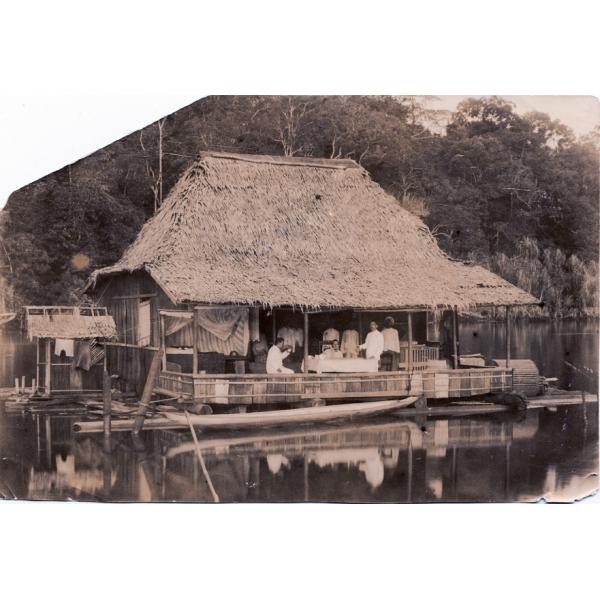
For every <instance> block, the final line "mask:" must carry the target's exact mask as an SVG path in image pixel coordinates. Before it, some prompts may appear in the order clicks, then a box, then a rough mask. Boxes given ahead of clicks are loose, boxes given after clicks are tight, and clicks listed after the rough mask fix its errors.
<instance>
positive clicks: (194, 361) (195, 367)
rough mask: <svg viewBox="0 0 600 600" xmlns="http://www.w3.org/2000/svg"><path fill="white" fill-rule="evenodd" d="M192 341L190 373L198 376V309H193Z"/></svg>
mask: <svg viewBox="0 0 600 600" xmlns="http://www.w3.org/2000/svg"><path fill="white" fill-rule="evenodd" d="M192 327H193V332H192V339H193V340H194V354H193V355H192V372H193V373H194V375H197V374H198V307H197V306H195V307H194V317H193V321H192Z"/></svg>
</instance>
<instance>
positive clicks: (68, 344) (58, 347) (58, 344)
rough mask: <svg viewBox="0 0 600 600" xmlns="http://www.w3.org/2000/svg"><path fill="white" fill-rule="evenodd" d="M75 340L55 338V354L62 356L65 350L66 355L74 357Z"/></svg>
mask: <svg viewBox="0 0 600 600" xmlns="http://www.w3.org/2000/svg"><path fill="white" fill-rule="evenodd" d="M73 342H74V341H73V340H64V339H61V338H57V339H56V340H54V354H56V355H57V356H60V355H61V354H62V353H63V352H64V353H65V356H68V357H70V358H72V357H73V354H74V343H73Z"/></svg>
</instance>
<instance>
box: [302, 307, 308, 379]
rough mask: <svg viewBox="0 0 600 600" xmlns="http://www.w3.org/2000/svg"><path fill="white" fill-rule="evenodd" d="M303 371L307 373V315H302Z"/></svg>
mask: <svg viewBox="0 0 600 600" xmlns="http://www.w3.org/2000/svg"><path fill="white" fill-rule="evenodd" d="M303 365H304V369H303V371H304V372H305V373H308V313H307V312H305V313H304V362H303Z"/></svg>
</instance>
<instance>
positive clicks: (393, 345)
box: [381, 317, 400, 352]
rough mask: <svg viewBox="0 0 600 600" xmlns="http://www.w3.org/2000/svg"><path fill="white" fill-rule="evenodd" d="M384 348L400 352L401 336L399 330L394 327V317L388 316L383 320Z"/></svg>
mask: <svg viewBox="0 0 600 600" xmlns="http://www.w3.org/2000/svg"><path fill="white" fill-rule="evenodd" d="M381 334H382V335H383V350H384V351H385V350H389V351H391V352H400V337H399V335H398V330H397V329H396V328H395V327H394V318H393V317H386V318H385V320H384V321H383V330H382V332H381Z"/></svg>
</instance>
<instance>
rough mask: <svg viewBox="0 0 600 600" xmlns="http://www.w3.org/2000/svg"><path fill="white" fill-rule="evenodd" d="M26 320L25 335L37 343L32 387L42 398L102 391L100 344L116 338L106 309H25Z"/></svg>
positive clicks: (92, 307) (73, 307)
mask: <svg viewBox="0 0 600 600" xmlns="http://www.w3.org/2000/svg"><path fill="white" fill-rule="evenodd" d="M25 319H26V327H27V335H28V337H29V339H30V340H35V343H36V382H37V386H32V387H34V388H36V390H37V391H40V392H42V393H43V394H44V395H45V396H50V395H52V394H61V393H68V392H77V393H82V392H99V391H100V390H101V389H102V371H103V360H104V347H103V342H104V341H105V340H111V339H115V338H116V335H117V328H116V325H115V322H114V319H113V318H112V317H111V316H110V315H109V314H108V312H107V310H106V308H105V307H98V306H26V307H25ZM34 391H35V390H34Z"/></svg>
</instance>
